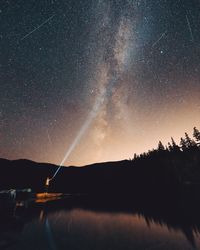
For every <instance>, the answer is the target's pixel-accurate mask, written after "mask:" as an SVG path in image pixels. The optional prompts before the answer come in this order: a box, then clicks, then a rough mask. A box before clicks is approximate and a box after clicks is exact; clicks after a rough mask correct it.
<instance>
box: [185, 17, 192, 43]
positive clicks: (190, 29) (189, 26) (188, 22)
mask: <svg viewBox="0 0 200 250" xmlns="http://www.w3.org/2000/svg"><path fill="white" fill-rule="evenodd" d="M185 17H186V21H187V25H188V29H189V31H190V36H191V41H192V42H194V36H193V33H192V28H191V24H190V20H189V18H188V16H187V15H185Z"/></svg>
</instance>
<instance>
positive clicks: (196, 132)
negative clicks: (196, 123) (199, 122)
mask: <svg viewBox="0 0 200 250" xmlns="http://www.w3.org/2000/svg"><path fill="white" fill-rule="evenodd" d="M193 137H194V138H195V140H196V141H197V143H200V131H199V130H198V129H197V128H196V127H194V129H193Z"/></svg>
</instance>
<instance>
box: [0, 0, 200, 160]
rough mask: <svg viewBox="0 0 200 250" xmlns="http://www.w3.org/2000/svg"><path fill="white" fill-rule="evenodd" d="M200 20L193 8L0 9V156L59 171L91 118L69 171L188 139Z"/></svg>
mask: <svg viewBox="0 0 200 250" xmlns="http://www.w3.org/2000/svg"><path fill="white" fill-rule="evenodd" d="M199 13H200V3H199V1H197V0H192V1H187V0H173V1H172V0H162V1H161V0H154V1H153V0H150V1H147V0H119V1H115V0H99V1H94V0H86V1H79V0H77V1H72V0H71V1H65V0H60V1H58V0H45V1H33V0H30V1H25V0H18V1H17V0H15V1H14V0H13V1H12V0H6V1H4V0H3V1H1V3H0V157H2V158H8V159H17V158H28V159H32V160H35V161H42V162H52V163H56V164H59V163H60V162H61V161H62V160H63V157H64V156H65V154H66V151H67V150H68V149H69V148H70V145H72V144H73V142H74V140H75V138H76V137H77V135H78V133H79V131H80V130H81V128H82V127H83V125H84V124H85V122H86V120H87V119H88V117H89V116H90V114H91V112H94V110H95V112H96V113H95V115H92V119H91V122H90V124H88V127H87V129H86V130H85V132H84V134H83V135H82V136H81V138H80V141H79V142H78V143H77V145H75V147H74V149H73V151H72V152H71V154H70V155H69V158H68V159H67V160H66V162H65V165H68V164H74V165H84V164H88V163H91V162H97V161H108V160H120V159H124V158H129V157H130V158H132V157H133V155H134V153H135V152H136V153H141V152H143V151H146V150H148V149H151V148H153V147H157V142H158V141H159V140H162V141H163V143H164V144H167V142H168V141H169V140H170V137H171V136H173V137H174V138H175V140H177V141H178V140H179V138H180V137H181V136H182V135H183V134H184V132H185V131H187V132H189V133H190V132H191V131H192V128H193V127H194V126H197V127H198V126H199V124H200V33H199V30H200V14H199ZM97 102H98V103H99V104H98V105H97ZM95 105H97V106H95ZM94 107H96V108H94Z"/></svg>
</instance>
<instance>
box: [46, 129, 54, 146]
mask: <svg viewBox="0 0 200 250" xmlns="http://www.w3.org/2000/svg"><path fill="white" fill-rule="evenodd" d="M47 137H48V140H49V143H50V144H51V145H53V143H52V140H51V137H50V135H49V131H48V129H47Z"/></svg>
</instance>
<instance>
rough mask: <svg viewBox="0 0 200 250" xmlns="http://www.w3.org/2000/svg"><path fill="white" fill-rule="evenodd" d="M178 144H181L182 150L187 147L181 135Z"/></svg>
mask: <svg viewBox="0 0 200 250" xmlns="http://www.w3.org/2000/svg"><path fill="white" fill-rule="evenodd" d="M180 146H181V148H182V150H185V149H187V146H186V142H185V140H184V139H183V137H181V140H180Z"/></svg>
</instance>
